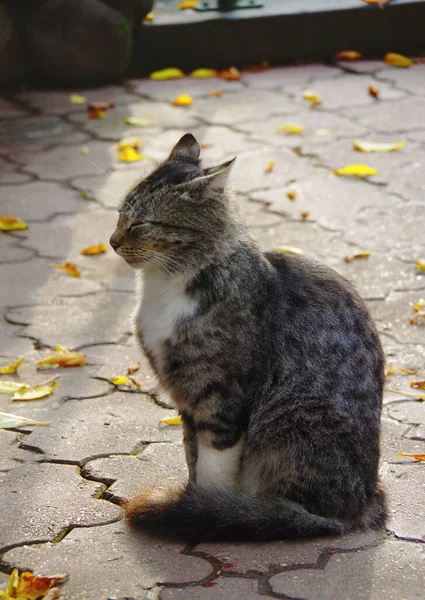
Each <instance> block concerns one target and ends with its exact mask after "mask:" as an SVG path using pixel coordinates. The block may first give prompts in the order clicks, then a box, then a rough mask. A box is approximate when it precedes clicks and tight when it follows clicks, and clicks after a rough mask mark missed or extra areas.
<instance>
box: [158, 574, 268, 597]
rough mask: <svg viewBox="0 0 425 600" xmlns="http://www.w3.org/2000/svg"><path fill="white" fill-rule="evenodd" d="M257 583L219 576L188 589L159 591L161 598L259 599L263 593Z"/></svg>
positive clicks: (250, 580)
mask: <svg viewBox="0 0 425 600" xmlns="http://www.w3.org/2000/svg"><path fill="white" fill-rule="evenodd" d="M257 586H258V583H257V581H255V580H252V579H229V578H223V577H220V578H219V579H215V580H213V581H211V582H209V583H204V584H201V585H200V586H197V587H191V588H190V589H187V588H183V589H176V588H165V589H164V590H162V592H161V593H160V595H159V597H160V599H161V600H187V599H188V598H190V600H223V598H232V600H242V599H243V600H261V598H264V595H263V594H261V595H260V594H259V593H258V591H257V590H258V587H257Z"/></svg>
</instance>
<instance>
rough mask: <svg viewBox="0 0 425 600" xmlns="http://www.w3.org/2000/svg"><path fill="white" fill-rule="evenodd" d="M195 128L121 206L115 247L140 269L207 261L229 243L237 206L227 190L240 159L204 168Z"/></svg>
mask: <svg viewBox="0 0 425 600" xmlns="http://www.w3.org/2000/svg"><path fill="white" fill-rule="evenodd" d="M200 151H201V149H200V146H199V144H198V142H197V141H196V139H195V138H194V137H193V135H191V134H190V133H188V134H186V135H184V136H183V137H182V138H181V139H180V141H179V142H178V143H177V144H176V145H175V146H174V148H173V149H172V151H171V153H170V155H169V157H168V158H167V160H166V161H165V162H163V163H162V164H161V165H160V166H159V167H158V168H157V169H156V170H155V171H153V173H151V174H150V175H149V176H148V177H146V179H144V180H143V181H141V182H140V183H139V184H138V185H136V187H135V188H134V189H133V190H131V192H129V194H128V195H127V196H126V198H125V199H124V202H123V204H122V206H121V208H120V215H119V220H118V225H117V228H116V230H115V232H114V233H113V234H112V236H111V238H110V240H109V241H110V244H111V246H112V248H114V250H115V251H116V252H117V254H119V255H120V256H121V257H122V258H123V259H124V260H125V261H126V262H127V263H128V264H129V265H131V266H132V267H133V268H135V269H140V268H142V267H143V266H144V265H146V264H156V265H158V266H160V267H161V268H163V269H164V271H168V272H170V273H176V272H183V271H185V270H192V269H193V267H194V266H201V265H202V264H203V263H205V262H208V257H211V256H213V255H214V253H216V252H217V250H218V249H219V244H220V243H222V244H224V242H225V238H226V235H227V233H228V229H229V226H231V223H232V217H231V214H232V209H231V207H230V203H229V200H228V199H227V197H226V195H225V194H224V193H223V192H224V188H225V186H226V183H227V178H228V175H229V171H230V168H231V166H232V164H233V162H234V160H235V159H233V160H231V161H229V162H226V163H223V164H221V165H219V166H217V167H210V168H202V167H201V164H200V159H199V155H200Z"/></svg>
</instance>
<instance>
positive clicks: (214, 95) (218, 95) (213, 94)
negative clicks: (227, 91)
mask: <svg viewBox="0 0 425 600" xmlns="http://www.w3.org/2000/svg"><path fill="white" fill-rule="evenodd" d="M223 93H224V92H223V90H217V91H216V92H215V91H214V90H213V91H211V92H208V96H213V97H214V98H221V97H222V95H223Z"/></svg>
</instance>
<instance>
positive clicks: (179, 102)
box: [171, 94, 193, 106]
mask: <svg viewBox="0 0 425 600" xmlns="http://www.w3.org/2000/svg"><path fill="white" fill-rule="evenodd" d="M171 104H172V105H173V106H191V105H192V104H193V98H192V96H189V94H180V96H177V97H176V98H174V100H173V101H172V103H171Z"/></svg>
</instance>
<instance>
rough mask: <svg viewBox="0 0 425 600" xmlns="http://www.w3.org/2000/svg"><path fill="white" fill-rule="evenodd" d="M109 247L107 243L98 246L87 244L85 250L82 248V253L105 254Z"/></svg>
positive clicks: (85, 254)
mask: <svg viewBox="0 0 425 600" xmlns="http://www.w3.org/2000/svg"><path fill="white" fill-rule="evenodd" d="M107 249H108V247H107V246H106V244H98V245H97V246H87V248H84V250H81V252H80V254H83V255H84V256H94V255H96V254H104V253H105V252H106V250H107Z"/></svg>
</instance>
